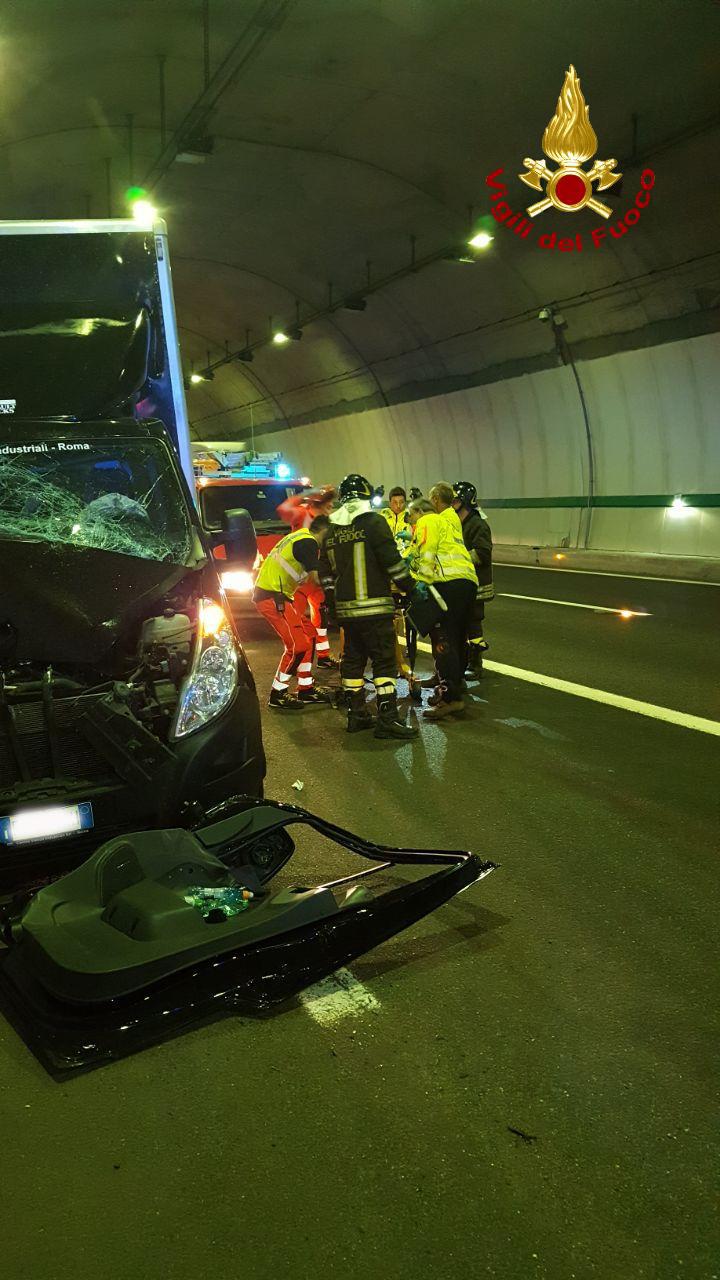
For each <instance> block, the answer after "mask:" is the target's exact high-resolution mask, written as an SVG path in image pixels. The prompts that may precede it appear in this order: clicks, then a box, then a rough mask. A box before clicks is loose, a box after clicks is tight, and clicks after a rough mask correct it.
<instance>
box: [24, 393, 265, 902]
mask: <svg viewBox="0 0 720 1280" xmlns="http://www.w3.org/2000/svg"><path fill="white" fill-rule="evenodd" d="M4 426H5V429H4V430H3V431H2V434H1V435H0V582H1V583H2V589H1V590H0V892H2V891H3V889H7V888H8V886H12V885H13V884H16V883H24V884H27V883H28V882H31V881H32V880H33V879H34V878H36V877H40V876H43V875H46V874H47V873H48V872H52V873H54V874H56V873H57V872H59V871H61V870H64V869H66V868H67V867H69V866H72V865H75V864H77V863H78V862H81V861H83V860H84V859H85V858H87V857H88V856H89V855H90V854H91V853H92V852H93V851H94V849H95V848H96V847H97V846H98V845H99V844H101V843H102V842H103V841H105V840H107V839H108V838H109V837H111V836H115V835H117V834H118V833H119V832H122V831H135V830H140V829H144V828H146V827H155V826H161V827H168V826H184V825H186V824H187V823H188V821H189V820H191V818H192V815H193V813H195V814H201V813H202V812H205V811H206V810H207V809H208V808H210V807H212V806H213V805H214V804H216V803H218V802H219V801H221V800H222V799H223V798H224V797H226V796H227V795H233V794H245V795H251V796H259V795H261V794H262V785H263V778H264V774H265V759H264V754H263V747H262V736H261V729H260V715H259V709H258V702H257V697H256V693H255V686H254V683H253V678H252V675H251V673H250V669H249V667H248V664H247V661H246V659H245V656H244V654H243V650H242V647H241V645H240V642H239V639H238V636H237V633H236V631H235V629H234V625H233V622H232V618H231V615H230V613H229V610H228V608H227V602H226V600H225V598H224V595H223V594H222V591H221V589H220V586H219V582H218V577H217V573H216V571H215V569H214V567H213V561H212V556H211V554H210V552H209V550H208V548H207V545H206V544H205V542H204V537H203V533H202V529H201V527H200V524H199V521H198V519H197V516H196V513H195V509H194V507H193V504H192V502H191V500H190V497H189V493H188V491H187V488H186V486H185V483H184V480H183V477H182V475H181V473H180V470H179V465H178V461H177V456H176V454H175V451H174V449H173V448H172V447H171V444H170V440H169V438H168V436H167V434H166V432H165V430H164V428H163V426H162V425H161V424H160V423H152V422H142V423H137V422H135V421H133V420H132V419H130V420H124V421H105V422H95V423H85V424H83V425H82V427H79V426H78V424H75V423H67V422H60V421H56V422H52V421H47V420H46V421H43V422H37V423H31V422H27V421H25V422H19V421H17V420H13V419H12V418H7V419H5V420H4Z"/></svg>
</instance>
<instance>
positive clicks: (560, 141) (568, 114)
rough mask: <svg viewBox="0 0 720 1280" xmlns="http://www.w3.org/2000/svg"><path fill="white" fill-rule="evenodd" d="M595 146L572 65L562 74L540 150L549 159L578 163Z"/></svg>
mask: <svg viewBox="0 0 720 1280" xmlns="http://www.w3.org/2000/svg"><path fill="white" fill-rule="evenodd" d="M597 148H598V140H597V137H596V135H595V130H594V129H593V127H592V125H591V123H590V108H589V107H588V106H586V103H585V99H584V98H583V95H582V89H581V88H580V80H579V78H578V75H577V72H576V70H575V68H574V67H572V66H571V67H570V68H569V69H568V71H567V74H566V76H565V83H564V85H563V87H562V93H561V94H560V97H559V98H558V101H557V107H556V108H555V115H554V116H553V118H552V120H551V121H550V123H549V125H548V127H547V129H546V130H545V132H544V134H543V136H542V149H543V151H544V152H545V155H546V156H549V157H550V159H551V160H555V161H557V163H558V164H562V165H577V164H582V163H583V162H584V161H585V160H590V159H591V157H592V156H594V155H595V152H596V151H597Z"/></svg>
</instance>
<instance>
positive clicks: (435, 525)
mask: <svg viewBox="0 0 720 1280" xmlns="http://www.w3.org/2000/svg"><path fill="white" fill-rule="evenodd" d="M410 563H411V566H412V574H413V577H414V578H417V579H418V581H419V582H430V583H437V582H452V581H453V580H454V579H457V578H467V580H468V582H474V583H475V585H476V586H477V574H476V572H475V566H474V564H473V562H472V560H471V558H470V554H469V552H468V550H467V548H466V546H465V542H464V540H463V532H462V524H461V523H460V517H459V516H458V513H457V511H454V510H453V508H452V507H447V508H446V510H445V511H440V512H438V513H437V514H436V513H435V512H434V511H428V513H427V515H424V516H421V517H420V519H419V520H418V522H417V524H416V525H415V533H414V536H413V541H412V547H411V558H410Z"/></svg>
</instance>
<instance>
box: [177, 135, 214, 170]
mask: <svg viewBox="0 0 720 1280" xmlns="http://www.w3.org/2000/svg"><path fill="white" fill-rule="evenodd" d="M213 145H214V138H210V137H202V138H186V139H185V141H184V142H183V144H182V146H181V148H180V150H179V151H178V152H177V155H176V156H175V160H176V161H177V163H178V164H204V163H205V161H206V160H207V158H208V156H211V155H212V153H213Z"/></svg>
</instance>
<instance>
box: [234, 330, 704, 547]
mask: <svg viewBox="0 0 720 1280" xmlns="http://www.w3.org/2000/svg"><path fill="white" fill-rule="evenodd" d="M577 368H578V373H579V375H580V379H581V382H582V386H583V389H584V393H585V397H586V401H587V407H588V412H589V419H590V427H591V432H592V438H593V449H594V458H595V495H596V497H595V502H596V505H595V506H594V508H593V511H592V519H591V531H590V539H589V543H588V545H589V547H590V548H593V549H597V550H606V551H613V552H634V553H640V554H648V553H650V554H661V555H664V556H683V557H684V556H696V557H702V558H706V559H707V558H716V557H718V558H720V495H719V494H718V492H717V491H718V489H720V482H719V478H720V432H719V431H718V421H717V418H718V403H720V335H718V334H708V335H704V336H702V337H696V338H690V339H686V340H684V341H678V342H672V343H667V344H664V345H661V346H654V347H649V348H645V349H641V350H636V351H630V352H624V353H621V354H617V355H612V356H608V357H603V358H599V359H594V360H585V361H579V362H578V365H577ZM256 447H257V448H258V449H261V450H264V449H268V450H277V449H279V450H281V451H282V452H283V454H284V455H285V456H286V458H287V459H288V461H289V462H290V463H291V465H292V467H293V470H294V471H295V472H296V473H297V474H300V475H309V476H310V477H311V478H312V480H313V483H321V482H325V481H337V480H338V479H339V478H340V477H342V476H343V475H344V474H346V473H347V472H348V471H358V470H359V471H362V472H364V473H366V474H367V475H368V477H369V478H370V479H371V480H372V481H373V483H376V484H380V483H383V484H384V485H385V486H386V489H388V488H389V487H390V486H392V485H394V484H402V485H404V486H405V487H406V488H409V487H410V486H411V485H419V486H420V488H421V489H423V491H424V492H427V490H428V488H429V487H430V485H431V484H432V483H433V481H435V480H439V479H446V480H450V481H454V480H457V479H459V478H463V479H470V480H472V481H474V482H475V483H476V484H477V487H478V492H479V494H480V495H481V500H482V502H483V504H484V506H485V508H486V510H487V511H488V515H489V518H490V520H491V524H492V528H493V534H494V537H495V540H496V542H498V543H507V544H514V545H517V544H521V545H522V544H525V545H528V546H533V545H539V546H554V547H559V546H568V547H576V546H578V545H582V542H583V522H584V520H585V518H586V497H585V495H586V494H587V472H588V466H587V463H588V453H587V442H586V435H585V428H584V423H583V417H582V412H581V406H580V400H579V396H578V390H577V387H576V384H575V380H574V378H573V374H572V370H571V369H570V368H568V367H559V368H556V369H550V370H546V371H543V372H537V373H530V374H526V375H523V376H522V377H518V378H511V379H507V380H505V381H501V382H495V383H490V384H485V385H483V386H478V387H472V388H468V389H466V390H462V391H455V392H451V393H449V394H444V395H437V396H430V397H428V398H426V399H423V400H415V401H412V402H407V403H401V404H394V405H390V406H388V407H384V408H377V409H371V410H368V411H365V412H362V413H356V414H346V415H344V416H342V417H338V418H331V419H328V420H325V421H321V422H317V423H312V424H309V425H307V426H301V427H296V428H292V429H290V430H283V431H274V432H272V433H269V434H267V435H265V436H258V437H257V438H256ZM675 494H682V495H683V496H684V497H685V498H686V499H687V502H688V507H689V509H688V510H687V511H686V512H683V513H682V514H681V516H680V517H677V516H676V515H675V513H674V512H673V513H672V514H671V510H672V509H671V508H670V507H669V503H670V502H671V501H672V497H673V495H675ZM693 495H698V497H697V505H694V504H693Z"/></svg>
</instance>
